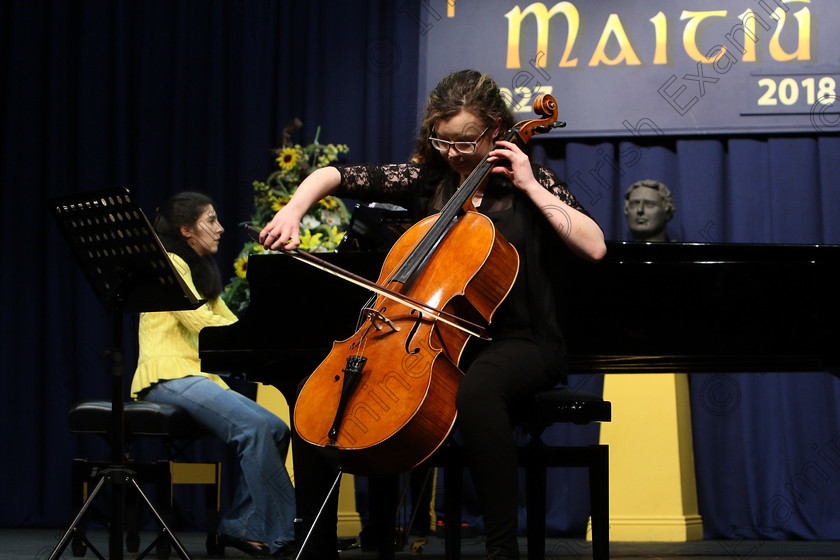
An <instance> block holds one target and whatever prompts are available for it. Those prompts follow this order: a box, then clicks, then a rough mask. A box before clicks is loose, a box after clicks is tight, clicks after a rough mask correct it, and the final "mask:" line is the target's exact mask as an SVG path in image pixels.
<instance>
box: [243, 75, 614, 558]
mask: <svg viewBox="0 0 840 560" xmlns="http://www.w3.org/2000/svg"><path fill="white" fill-rule="evenodd" d="M513 124H514V121H513V115H512V114H511V111H510V109H509V108H508V106H507V103H506V102H505V100H504V98H503V96H502V95H501V93H500V90H499V87H498V86H497V84H496V82H495V81H493V79H491V78H490V77H489V76H487V75H486V74H481V73H479V72H477V71H474V70H464V71H460V72H455V73H453V74H450V75H449V76H447V77H446V78H444V79H443V80H442V81H441V82H440V83H439V84H438V86H437V87H436V88H435V89H434V90H433V91H432V93H431V96H430V97H429V100H428V102H427V106H426V114H425V116H424V119H423V122H422V124H421V128H420V135H419V137H418V139H417V143H416V148H415V155H414V158H413V160H414V161H415V162H416V163H410V164H390V165H359V166H349V167H325V168H323V169H319V170H317V171H315V172H314V173H312V174H311V175H310V176H309V177H308V178H307V179H306V180H305V181H304V182H303V183H301V185H300V187H299V188H298V189H297V191H296V192H295V195H294V197H293V198H292V200H291V202H290V203H289V204H287V205H286V206H285V207H284V208H283V209H282V210H281V211H280V212H278V213H277V214H276V215H275V216H274V218H273V219H272V221H271V222H270V223H269V224H268V225H267V226H266V227H265V228H264V229H263V231H262V232H261V234H260V241H261V242H263V244H264V245H265V246H266V247H268V248H271V249H281V248H286V249H294V248H296V247H297V246H298V245H299V244H300V237H299V234H300V232H299V225H298V224H299V223H300V218H301V216H302V215H303V213H304V212H305V211H306V209H308V208H309V207H310V206H311V205H312V204H314V203H316V202H317V201H318V200H319V199H320V198H322V197H324V196H325V195H328V194H332V193H336V194H337V195H339V196H344V197H347V198H354V199H358V200H365V201H370V200H374V201H380V202H392V203H395V204H399V205H401V206H404V207H406V208H408V209H409V210H410V211H412V212H413V213H414V216H415V217H416V218H418V219H419V218H422V217H423V216H426V215H429V214H432V213H434V212H437V211H439V210H440V208H441V207H442V205H443V203H444V202H446V201H447V200H449V199H450V198H451V196H452V195H453V194H454V193H455V191H456V189H457V188H459V187H460V186H461V184H462V183H463V182H464V181H465V179H466V178H467V176H468V175H469V174H470V173H471V172H472V171H473V169H475V168H476V166H477V165H478V163H479V162H480V161H481V160H482V159H483V158H484V157H485V156H488V158H489V159H488V161H489V162H495V163H496V164H506V165H505V166H501V165H497V166H494V168H493V172H492V174H491V178H490V180H489V181H487V182H486V183H485V184H483V185H482V186H481V187H479V188H478V190H477V191H476V193H475V195H474V197H473V203H474V205H475V206H476V208H477V209H478V211H479V212H480V213H482V214H484V215H486V216H488V217H489V218H490V219H491V220H492V221H493V223H494V225H495V226H496V228H497V229H498V230H499V231H501V233H502V234H503V235H504V237H505V238H506V239H507V240H508V241H510V242H511V243H512V244H513V245H514V246H515V247H516V248H517V250H518V252H519V255H520V259H521V264H520V267H519V275H518V276H517V279H516V282H515V284H514V285H513V288H512V289H511V292H510V294H509V295H508V297H507V299H506V300H505V301H504V303H503V304H502V305H501V306H500V307H499V309H498V311H497V312H496V314H495V315H494V319H493V325H491V329H492V330H491V331H490V334H491V336H492V338H493V340H492V342H489V343H486V342H484V341H479V340H475V339H473V340H471V341H470V343H469V344H468V345H467V348H466V349H465V351H464V354H463V355H462V356H461V361H460V364H459V365H460V367H461V370H462V371H463V372H464V374H465V375H464V377H463V379H462V381H461V384H460V387H459V389H458V394H457V397H456V406H457V410H458V418H459V430H460V433H461V436H462V437H463V441H464V449H465V451H466V453H467V456H468V459H469V468H470V473H471V475H472V479H473V483H474V484H475V486H476V493H477V495H478V501H479V507H480V508H481V513H482V516H483V518H484V526H485V534H486V543H485V546H486V553H487V558H493V559H496V560H502V559H516V558H519V549H518V545H517V534H518V524H517V514H518V497H517V491H518V479H517V462H516V448H515V444H514V436H513V429H512V427H511V421H510V415H511V413H512V411H513V410H514V409H515V407H516V406H517V405H521V404H522V403H526V402H527V399H528V398H529V397H530V396H532V395H533V394H534V393H536V392H537V391H539V390H541V389H545V388H549V387H552V386H554V385H556V384H557V383H559V382H561V381H562V380H563V378H564V376H565V374H566V367H565V353H564V350H563V340H562V337H561V335H560V332H559V326H558V324H559V321H558V318H557V317H555V314H554V309H555V306H554V305H553V302H552V299H551V292H552V290H551V288H552V282H553V280H554V277H553V276H551V275H550V267H551V266H552V264H553V263H554V262H556V260H557V256H558V253H559V252H560V251H563V250H566V249H569V250H571V251H572V252H574V253H576V254H578V255H579V256H581V257H583V258H586V259H590V260H598V259H600V258H601V257H603V255H604V253H605V252H606V246H605V244H604V235H603V233H602V232H601V229H600V227H598V225H597V224H596V223H595V221H594V220H592V218H590V217H589V215H588V214H586V213H585V212H584V211H583V209H582V208H581V206H580V204H578V202H577V201H576V200H575V198H574V197H573V196H572V194H571V193H570V192H569V190H568V189H567V188H566V185H565V184H564V183H562V182H561V181H560V179H559V178H558V177H557V175H555V174H554V172H552V171H551V170H550V169H547V168H545V167H542V166H539V165H534V164H532V163H531V161H530V160H529V158H528V156H527V155H526V154H525V153H524V152H523V151H522V150H521V149H520V148H519V147H518V146H517V145H516V144H513V143H510V142H505V141H499V138H500V136H502V135H503V134H504V133H505V132H506V131H507V130H508V129H510V128H511V127H512V126H513ZM494 144H495V145H494ZM564 246H565V247H564ZM294 445H295V451H294V452H295V463H296V465H297V468H296V472H297V473H298V474H297V476H296V485H297V488H298V512H299V514H300V516H301V518H303V522H304V526H306V525H307V524H309V523H311V522H312V516H311V514H310V511H311V509H312V504H311V503H310V502H312V501H317V498H316V496H315V494H317V491H315V490H312V494H310V495H309V496H307V493H308V492H309V491H308V490H306V489H307V488H310V480H311V479H312V478H313V477H315V476H316V473H317V472H319V471H317V470H316V469H315V468H305V469H303V470H301V468H300V462H301V460H302V459H304V457H303V455H304V453H306V451H305V449H306V447H305V446H301V449H302V451H301V453H300V454H299V452H298V449H299V448H298V446H297V440H296V441H295V443H294ZM311 453H312V452H311V451H310V452H309V454H310V455H311ZM320 472H321V473H323V471H320ZM320 477H321V478H326V479H327V480H328V481H329V480H330V479H331V477H330V476H329V471H328V472H326V473H325V474H321V475H320ZM316 486H317V485H312V487H313V488H314V487H316ZM328 489H329V486H328V485H327V490H328ZM325 495H326V490H323V491H322V493H321V496H325ZM321 500H323V497H322V498H321ZM316 511H317V510H316ZM330 512H331V513H332V515H333V517H332V518H331V520H330V522H329V525H331V526H332V530H333V531H334V529H335V526H334V520H335V517H334V512H332V508H330ZM323 525H324V526H326V525H327V523H326V522H325V523H324V524H323ZM326 531H327V529H326V527H325V528H321V524H320V522H319V525H318V526H317V528H316V533H317V534H318V536H319V537H318V538H317V539H315V538H313V539H311V540H312V541H313V545H312V546H313V549H312V550H311V551H307V550H306V549H307V548H309V546H310V545H309V543H307V544H306V547H305V549H304V557H305V558H307V559H308V558H335V551H332V553H330V552H329V550H328V549H323V548H319V547H321V546H323V545H324V544H327V545H328V544H329V542H330V540H331V539H330V538H329V536H328V535H327V534H326ZM333 535H334V533H333ZM333 542H334V541H333ZM316 549H317V550H316Z"/></svg>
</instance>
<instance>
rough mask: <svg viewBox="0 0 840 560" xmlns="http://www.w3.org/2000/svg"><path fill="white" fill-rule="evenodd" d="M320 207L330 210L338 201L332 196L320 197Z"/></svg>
mask: <svg viewBox="0 0 840 560" xmlns="http://www.w3.org/2000/svg"><path fill="white" fill-rule="evenodd" d="M319 202H320V204H321V207H322V208H326V209H327V210H332V209H333V208H336V207H337V206H338V202H336V200H335V199H334V198H332V197H327V198H322V199H321V200H320V201H319Z"/></svg>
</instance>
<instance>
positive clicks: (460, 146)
mask: <svg viewBox="0 0 840 560" xmlns="http://www.w3.org/2000/svg"><path fill="white" fill-rule="evenodd" d="M488 130H490V127H489V126H488V127H487V128H485V129H484V132H482V133H481V134H479V135H478V138H476V139H475V140H473V141H472V142H450V141H449V140H441V139H440V138H432V137H431V136H430V137H429V142H431V143H432V147H433V148H434V149H436V150H437V151H439V152H443V153H446V152H448V151H449V147H450V146H454V147H455V149H456V150H457V151H458V153H461V154H471V153H473V152H474V151H475V147H476V146H477V145H478V143H479V142H480V141H481V139H482V138H484V135H485V134H487V131H488Z"/></svg>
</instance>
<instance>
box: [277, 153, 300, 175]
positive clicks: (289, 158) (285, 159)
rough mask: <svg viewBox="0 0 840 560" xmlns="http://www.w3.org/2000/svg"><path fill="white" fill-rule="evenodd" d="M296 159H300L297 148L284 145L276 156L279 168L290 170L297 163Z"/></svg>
mask: <svg viewBox="0 0 840 560" xmlns="http://www.w3.org/2000/svg"><path fill="white" fill-rule="evenodd" d="M298 159H300V155H299V154H298V152H297V150H295V149H294V148H291V147H286V148H283V150H282V151H281V152H280V155H279V156H278V157H277V164H278V165H279V166H280V169H283V170H284V171H291V170H292V169H294V167H295V165H297V162H298Z"/></svg>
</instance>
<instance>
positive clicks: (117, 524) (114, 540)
mask: <svg viewBox="0 0 840 560" xmlns="http://www.w3.org/2000/svg"><path fill="white" fill-rule="evenodd" d="M135 476H136V475H135V473H134V472H133V471H132V470H130V469H126V468H124V467H119V466H115V467H112V468H108V469H104V470H103V471H102V474H101V477H100V478H99V481H98V482H97V483H96V487H95V488H94V489H93V492H91V494H90V496H89V497H88V499H87V500H86V501H85V503H84V505H83V506H82V508H81V509H80V510H79V513H78V514H76V517H75V518H74V519H73V522H72V523H71V524H70V527H69V528H68V529H67V531H65V533H64V535H63V536H62V537H61V540H60V541H59V542H58V544H57V545H56V547H55V549H54V550H53V552H52V554H50V557H49V560H58V559H59V558H60V557H61V555H62V554H63V553H64V550H65V549H66V548H67V545H68V544H69V543H70V541H71V539H72V540H73V548H74V553H75V552H77V551H78V552H81V553H83V552H84V549H83V548H82V547H83V546H87V547H89V548H90V549H91V551H93V552H94V554H96V556H97V557H98V558H103V557H102V555H101V554H99V552H98V551H97V550H96V549H95V547H93V545H91V544H90V542H89V541H88V540H87V538H85V536H84V532H83V530H81V529H80V527H81V526H82V522H83V521H84V519H85V517H86V516H87V515H88V513H89V512H90V508H91V506H92V505H93V503H94V502H95V501H96V498H97V497H98V495H99V493H100V492H101V491H102V489H103V488H104V487H105V484H111V485H112V486H113V490H114V492H113V495H112V499H111V525H110V536H109V550H110V553H111V560H122V558H123V549H122V533H123V515H124V507H123V506H124V504H125V495H124V492H123V490H124V488H123V485H128V486H129V487H131V488H133V489H134V491H135V492H136V493H137V496H138V497H139V498H140V499H141V500H142V501H143V503H144V504H145V505H146V508H147V509H148V510H149V512H150V513H151V514H152V516H153V517H154V518H155V521H156V523H157V525H158V528H159V529H160V531H161V536H159V537H158V539H156V540H155V542H153V543H152V544H151V545H149V547H148V548H146V550H144V551H143V552H142V553H141V554H140V555H139V556H138V557H137V560H142V559H143V558H145V557H146V555H147V554H148V553H149V552H150V551H151V549H152V548H153V547H154V546H155V545H156V544H157V543H158V541H159V540H160V538H162V537H163V536H165V537H166V538H167V540H168V541H169V544H171V545H172V547H173V548H174V549H175V551H176V552H177V553H178V556H180V557H181V558H182V560H191V558H190V556H189V554H188V553H187V551H186V549H185V548H184V545H182V544H181V541H179V540H178V537H176V536H175V533H173V532H172V530H171V529H170V528H169V526H168V525H167V524H166V522H165V521H164V520H163V517H161V515H160V513H158V511H157V510H156V509H155V506H154V505H152V502H151V501H149V498H148V497H147V496H146V494H145V493H144V492H143V490H142V489H141V488H140V485H139V484H137V481H136V480H135Z"/></svg>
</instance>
